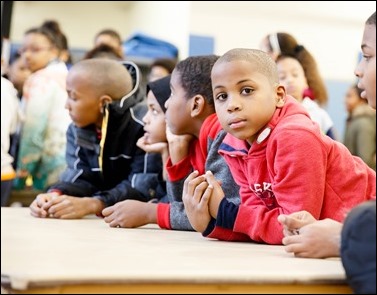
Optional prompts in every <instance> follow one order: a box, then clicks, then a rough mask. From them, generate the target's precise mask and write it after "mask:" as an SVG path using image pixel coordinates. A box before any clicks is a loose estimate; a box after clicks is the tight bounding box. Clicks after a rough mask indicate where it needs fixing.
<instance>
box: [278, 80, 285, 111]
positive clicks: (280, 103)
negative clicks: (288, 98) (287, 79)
mask: <svg viewBox="0 0 377 295" xmlns="http://www.w3.org/2000/svg"><path fill="white" fill-rule="evenodd" d="M284 103H285V88H284V86H283V85H278V86H277V88H276V107H277V108H282V107H283V106H284Z"/></svg>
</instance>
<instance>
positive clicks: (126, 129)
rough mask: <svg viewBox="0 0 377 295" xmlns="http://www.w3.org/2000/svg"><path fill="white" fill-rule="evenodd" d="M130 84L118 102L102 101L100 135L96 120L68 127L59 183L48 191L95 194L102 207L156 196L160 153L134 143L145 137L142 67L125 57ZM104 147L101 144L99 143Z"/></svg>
mask: <svg viewBox="0 0 377 295" xmlns="http://www.w3.org/2000/svg"><path fill="white" fill-rule="evenodd" d="M122 63H123V64H124V65H125V66H126V67H127V69H128V71H129V72H130V74H131V76H132V78H133V82H134V88H133V90H132V91H131V92H130V93H129V94H128V95H126V96H125V97H123V98H122V99H121V100H119V101H114V102H112V103H111V104H108V105H106V106H105V109H104V112H105V113H104V118H103V123H102V130H105V131H106V132H104V133H105V134H102V140H101V138H100V137H99V136H98V132H97V131H96V127H95V126H94V125H91V126H87V127H85V128H78V127H76V126H75V125H74V124H71V125H70V126H69V128H68V131H67V150H66V161H67V168H66V170H65V171H64V172H63V174H62V175H61V178H60V182H58V183H56V184H55V185H53V186H51V188H50V190H58V191H60V192H61V193H63V194H67V195H71V196H77V197H89V196H93V197H97V198H99V199H100V200H102V201H103V202H104V204H105V205H106V206H111V205H113V204H115V203H117V202H119V201H122V200H126V199H135V200H140V201H149V200H150V199H152V198H155V197H156V192H155V187H156V184H155V183H156V181H157V180H156V179H158V178H159V177H160V175H161V171H162V160H161V156H160V155H159V154H146V153H145V152H144V151H143V150H142V149H140V148H139V147H137V146H136V142H137V140H138V139H139V138H140V137H141V136H143V134H144V130H143V122H142V118H143V116H144V115H145V113H146V112H147V105H146V103H145V100H144V95H143V93H141V92H140V90H139V88H140V71H139V69H138V68H137V66H136V65H135V64H134V63H132V62H128V61H123V62H122ZM102 146H103V148H102Z"/></svg>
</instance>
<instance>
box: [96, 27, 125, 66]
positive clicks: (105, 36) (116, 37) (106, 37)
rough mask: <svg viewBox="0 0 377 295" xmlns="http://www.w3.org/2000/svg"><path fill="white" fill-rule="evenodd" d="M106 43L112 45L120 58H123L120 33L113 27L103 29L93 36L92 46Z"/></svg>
mask: <svg viewBox="0 0 377 295" xmlns="http://www.w3.org/2000/svg"><path fill="white" fill-rule="evenodd" d="M102 44H106V45H108V46H110V47H113V48H114V49H115V51H116V52H117V53H118V55H119V56H120V57H121V59H124V52H123V45H122V38H121V37H120V34H119V33H118V32H117V31H115V30H113V29H103V30H101V31H99V32H98V33H97V34H96V36H95V38H94V46H95V47H96V46H100V45H102Z"/></svg>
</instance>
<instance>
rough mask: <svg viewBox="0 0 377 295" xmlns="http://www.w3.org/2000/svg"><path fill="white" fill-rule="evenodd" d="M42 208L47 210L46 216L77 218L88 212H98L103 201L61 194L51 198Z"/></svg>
mask: <svg viewBox="0 0 377 295" xmlns="http://www.w3.org/2000/svg"><path fill="white" fill-rule="evenodd" d="M42 208H43V209H44V210H47V213H48V217H51V218H61V219H77V218H82V217H84V216H85V215H88V214H96V213H100V212H101V210H102V209H103V203H102V201H100V200H99V199H97V198H92V197H82V198H79V197H74V196H68V195H61V196H56V197H53V198H51V199H50V200H49V201H48V202H47V203H45V204H44V205H43V207H42Z"/></svg>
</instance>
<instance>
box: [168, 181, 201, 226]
mask: <svg viewBox="0 0 377 295" xmlns="http://www.w3.org/2000/svg"><path fill="white" fill-rule="evenodd" d="M183 183H184V179H183V180H180V181H175V182H170V181H167V182H166V189H167V194H168V198H169V202H170V226H171V228H172V229H175V230H190V231H193V230H194V229H193V228H192V226H191V224H190V222H189V220H188V218H187V215H186V211H185V207H184V205H183V201H182V192H183Z"/></svg>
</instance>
